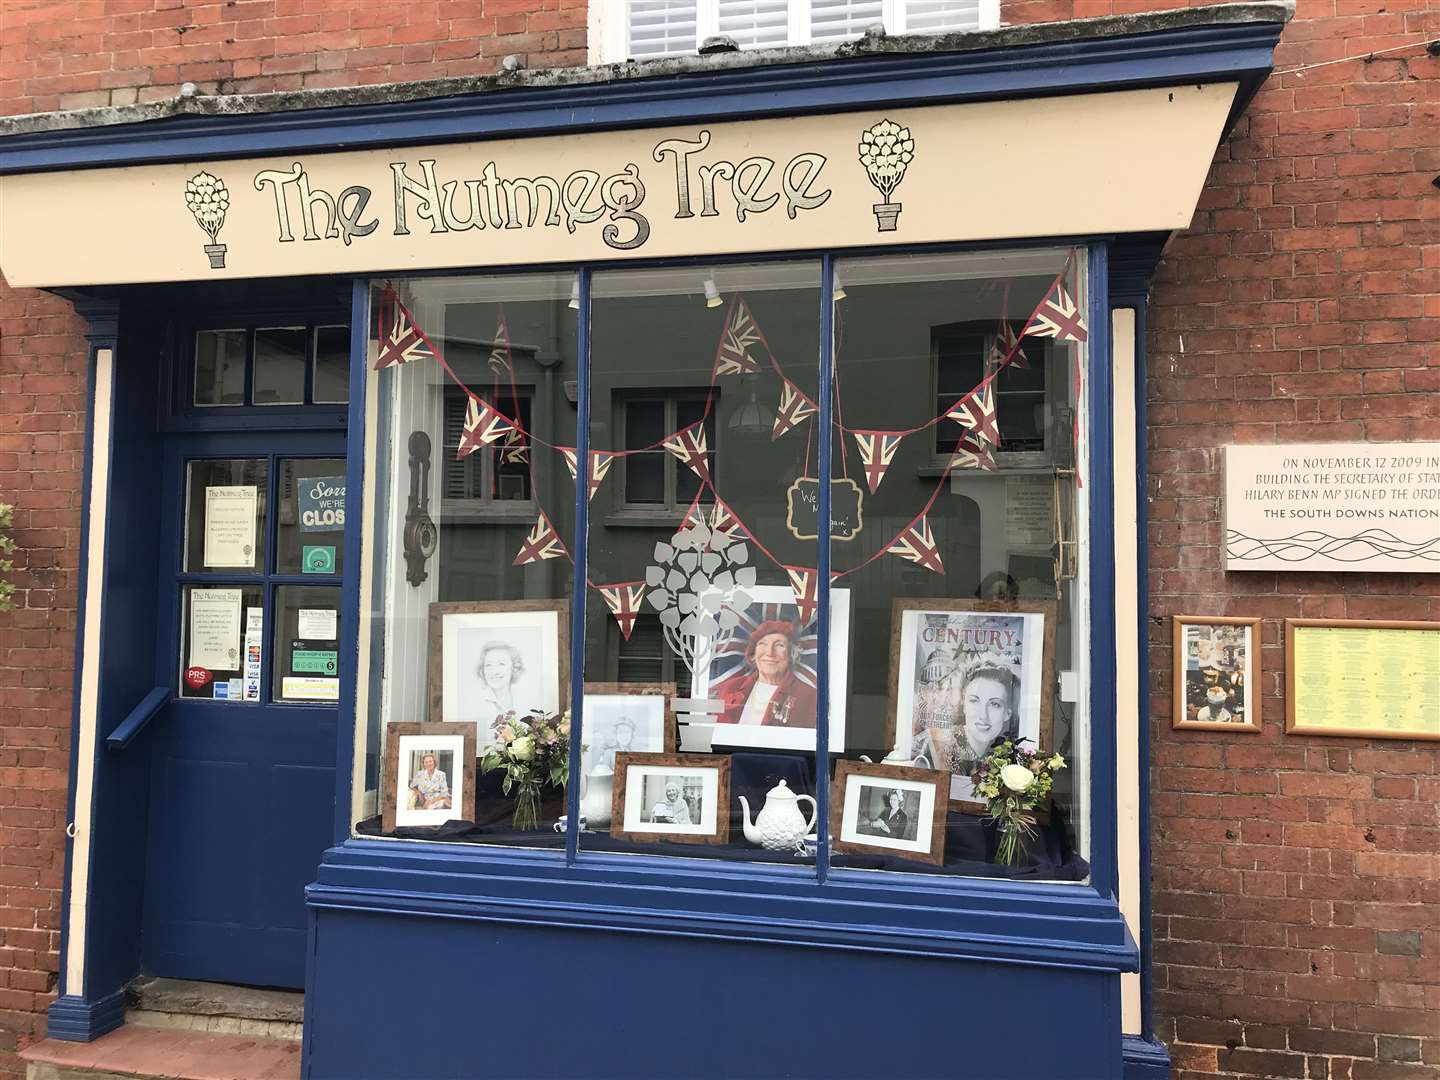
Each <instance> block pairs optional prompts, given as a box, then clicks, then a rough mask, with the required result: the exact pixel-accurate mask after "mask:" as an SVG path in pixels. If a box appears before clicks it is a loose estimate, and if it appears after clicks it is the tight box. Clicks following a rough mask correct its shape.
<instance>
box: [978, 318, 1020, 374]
mask: <svg viewBox="0 0 1440 1080" xmlns="http://www.w3.org/2000/svg"><path fill="white" fill-rule="evenodd" d="M1019 346H1020V338H1019V337H1018V336H1016V334H1015V328H1014V327H1013V326H1011V325H1010V320H1009V319H1002V320H1001V321H1000V328H999V329H998V330H997V331H996V332H995V340H993V341H992V342H991V343H990V358H989V360H987V361H986V363H985V374H987V375H989V374H990V373H991V372H993V371H999V370H1000V369H1001V368H1004V367H1007V366H1008V367H1016V368H1028V367H1029V366H1030V358H1029V357H1027V356H1026V355H1025V350H1024V349H1022V348H1020V347H1019ZM1007 357H1008V358H1009V360H1010V363H1009V364H1008V365H1007V364H1006V363H1005V360H1006V358H1007Z"/></svg>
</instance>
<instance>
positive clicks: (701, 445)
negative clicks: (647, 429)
mask: <svg viewBox="0 0 1440 1080" xmlns="http://www.w3.org/2000/svg"><path fill="white" fill-rule="evenodd" d="M660 445H661V446H663V447H664V448H665V449H666V450H668V451H670V453H672V454H674V455H675V456H676V457H677V458H679V459H680V461H682V462H684V463H685V464H686V465H689V466H690V468H692V469H693V470H695V475H696V476H698V477H700V479H701V480H703V481H705V483H707V484H708V483H709V482H710V459H709V457H708V456H707V455H708V454H709V452H710V450H709V447H708V446H707V445H706V443H705V421H703V420H697V421H695V423H693V424H691V425H690V426H689V427H687V428H681V429H680V430H679V431H677V432H676V433H675V434H674V435H671V436H670V437H669V438H668V439H666V440H665V441H664V442H663V443H661V444H660Z"/></svg>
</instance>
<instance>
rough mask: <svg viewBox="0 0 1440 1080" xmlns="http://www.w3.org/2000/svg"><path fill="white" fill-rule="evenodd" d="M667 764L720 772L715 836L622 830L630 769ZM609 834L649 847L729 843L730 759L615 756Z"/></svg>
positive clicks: (701, 755) (726, 757)
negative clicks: (666, 842)
mask: <svg viewBox="0 0 1440 1080" xmlns="http://www.w3.org/2000/svg"><path fill="white" fill-rule="evenodd" d="M632 765H670V766H673V767H675V768H676V769H678V770H680V771H682V772H684V771H693V770H696V769H714V770H716V771H717V772H718V773H719V776H718V778H717V780H716V791H715V800H716V805H715V832H714V833H674V834H670V833H665V832H643V833H633V832H626V831H625V801H626V798H627V796H628V792H629V779H630V766H632ZM610 799H611V802H610V835H611V836H613V837H614V838H615V839H616V840H629V841H631V842H633V843H641V844H649V843H656V842H658V841H661V840H671V841H674V842H677V843H682V844H728V843H729V842H730V813H731V811H730V758H729V756H728V755H723V754H616V755H615V786H614V790H613V791H612V793H611V796H610Z"/></svg>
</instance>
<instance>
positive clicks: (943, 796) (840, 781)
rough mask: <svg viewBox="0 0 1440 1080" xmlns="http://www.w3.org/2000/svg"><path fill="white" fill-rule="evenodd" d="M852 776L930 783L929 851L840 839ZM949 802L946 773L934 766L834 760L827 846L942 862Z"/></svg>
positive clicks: (849, 852)
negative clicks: (932, 802)
mask: <svg viewBox="0 0 1440 1080" xmlns="http://www.w3.org/2000/svg"><path fill="white" fill-rule="evenodd" d="M852 777H862V778H864V779H867V780H882V781H883V780H908V781H910V782H912V783H917V784H933V785H934V787H935V806H934V813H933V818H934V820H933V821H932V822H931V829H930V852H929V854H927V855H920V854H918V853H916V852H910V851H896V850H895V849H894V848H889V847H883V846H880V845H873V846H872V845H870V844H862V843H859V842H857V841H854V840H841V839H840V837H841V835H842V834H843V833H844V831H845V789H846V787H847V786H848V785H849V782H850V779H851V778H852ZM949 805H950V774H949V773H948V772H942V771H940V770H938V769H917V768H915V767H913V766H910V765H882V764H878V763H875V764H872V763H870V762H868V761H854V760H851V759H849V758H845V759H842V760H840V761H837V762H836V763H835V779H834V781H833V782H832V783H831V785H830V847H831V849H832V850H833V851H836V852H839V853H842V854H851V855H890V856H894V857H896V858H900V859H913V860H914V861H916V862H925V863H931V864H933V865H935V866H943V865H944V864H945V826H946V813H947V811H948V809H949Z"/></svg>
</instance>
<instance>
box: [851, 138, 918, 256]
mask: <svg viewBox="0 0 1440 1080" xmlns="http://www.w3.org/2000/svg"><path fill="white" fill-rule="evenodd" d="M914 160H915V140H914V139H912V138H911V137H910V129H909V128H905V127H901V126H900V125H899V124H896V123H893V122H892V121H890V120H881V121H880V122H879V123H878V124H876V125H875V126H874V127H872V128H870V129H869V130H868V131H862V132H861V133H860V164H861V165H863V166H865V175H866V176H868V177H869V178H870V183H871V184H873V185H874V186H875V190H876V191H878V192H880V197H881V198H883V199H884V200H885V201H884V202H882V203H876V204H875V205H874V206H873V207H871V209H873V210H874V211H875V221H876V223H877V224H878V225H879V231H880V232H894V231H895V219H896V218H898V217H899V216H900V203H897V202H892V201H891V198H892V196H893V195H894V194H895V189H896V188H897V187H899V186H900V181H901V180H904V179H905V169H906V168H907V167H908V166H909V164H910V162H912V161H914Z"/></svg>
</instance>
